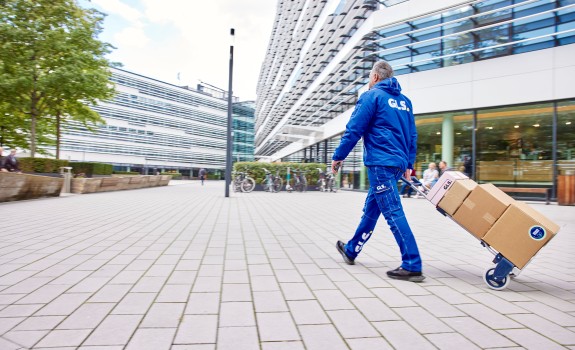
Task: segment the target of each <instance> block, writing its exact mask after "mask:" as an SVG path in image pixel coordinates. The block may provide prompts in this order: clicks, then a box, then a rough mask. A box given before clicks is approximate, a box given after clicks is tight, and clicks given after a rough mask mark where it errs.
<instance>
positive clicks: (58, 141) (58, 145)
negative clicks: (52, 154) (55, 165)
mask: <svg viewBox="0 0 575 350" xmlns="http://www.w3.org/2000/svg"><path fill="white" fill-rule="evenodd" d="M56 159H60V111H58V112H56Z"/></svg>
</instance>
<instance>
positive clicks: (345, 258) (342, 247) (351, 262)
mask: <svg viewBox="0 0 575 350" xmlns="http://www.w3.org/2000/svg"><path fill="white" fill-rule="evenodd" d="M335 247H336V248H337V251H338V252H339V253H340V254H341V256H342V257H343V261H345V263H346V264H348V265H354V264H355V260H354V259H352V258H350V257H349V256H347V253H346V252H345V244H343V242H342V241H337V243H336V244H335Z"/></svg>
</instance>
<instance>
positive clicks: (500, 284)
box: [483, 267, 511, 290]
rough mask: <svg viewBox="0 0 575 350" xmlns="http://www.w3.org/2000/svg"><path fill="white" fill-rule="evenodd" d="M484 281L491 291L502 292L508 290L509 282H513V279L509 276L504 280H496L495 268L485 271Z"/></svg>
mask: <svg viewBox="0 0 575 350" xmlns="http://www.w3.org/2000/svg"><path fill="white" fill-rule="evenodd" d="M483 280H484V281H485V283H486V284H487V286H488V287H489V288H491V289H495V290H502V289H505V288H507V286H508V285H509V282H511V278H510V277H509V276H505V277H504V278H503V279H502V280H497V279H495V268H494V267H492V268H489V269H487V271H485V274H484V275H483Z"/></svg>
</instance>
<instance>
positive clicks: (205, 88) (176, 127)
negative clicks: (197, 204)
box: [61, 68, 254, 176]
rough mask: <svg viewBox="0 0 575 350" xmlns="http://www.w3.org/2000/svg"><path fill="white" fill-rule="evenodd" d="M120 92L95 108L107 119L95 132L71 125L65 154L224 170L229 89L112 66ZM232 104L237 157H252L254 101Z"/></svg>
mask: <svg viewBox="0 0 575 350" xmlns="http://www.w3.org/2000/svg"><path fill="white" fill-rule="evenodd" d="M111 82H112V83H114V84H115V86H116V89H117V94H116V96H115V97H114V99H113V100H110V101H105V102H101V103H100V104H99V105H98V106H96V107H94V109H95V110H96V111H97V112H98V113H99V114H100V116H101V117H102V118H103V119H104V120H105V121H106V124H105V125H101V126H99V127H97V128H96V130H95V131H94V132H93V131H91V130H88V129H87V128H85V127H84V126H82V125H80V124H72V125H68V126H67V127H66V128H65V130H64V134H63V137H62V144H61V150H62V158H63V159H66V158H67V159H70V160H72V161H97V162H105V163H110V164H113V165H114V168H115V169H116V170H124V171H138V172H141V173H152V172H157V171H177V172H180V173H182V174H183V175H184V176H197V171H198V170H199V169H200V168H206V169H208V171H210V172H211V173H216V174H220V173H223V171H222V170H223V169H225V161H226V155H225V154H226V128H227V125H226V124H227V106H228V102H227V93H226V92H224V91H223V90H220V89H217V88H214V87H211V86H209V85H207V84H204V85H198V87H197V89H191V88H188V87H181V86H176V85H171V84H168V83H165V82H161V81H158V80H154V79H151V78H148V77H144V76H141V75H137V74H134V73H130V72H127V71H124V70H120V69H116V68H113V69H112V77H111ZM234 100H235V102H234V103H233V108H232V111H233V115H232V117H233V130H234V151H233V154H234V160H253V135H254V108H253V102H238V101H237V98H234Z"/></svg>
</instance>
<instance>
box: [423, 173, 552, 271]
mask: <svg viewBox="0 0 575 350" xmlns="http://www.w3.org/2000/svg"><path fill="white" fill-rule="evenodd" d="M436 186H439V187H436ZM427 198H428V199H429V200H430V201H431V202H432V203H433V204H435V205H437V207H439V208H441V209H442V210H443V211H445V213H447V214H448V215H450V216H451V217H452V218H453V220H454V221H455V222H457V223H458V224H459V225H461V226H462V227H463V228H465V229H466V230H467V231H469V232H470V233H471V234H473V235H474V236H475V237H477V238H478V239H481V240H483V241H484V242H485V243H487V244H488V245H489V246H491V247H492V248H493V249H495V250H496V251H498V252H500V253H501V254H502V255H503V256H504V257H505V258H507V259H508V260H509V261H511V262H512V263H513V264H514V265H515V266H516V267H518V268H520V269H521V268H523V267H524V266H525V265H526V264H527V263H528V262H529V260H530V259H531V258H532V257H533V256H534V255H535V254H537V252H538V251H539V250H540V249H541V248H542V247H543V246H544V245H545V244H547V242H549V240H551V238H553V236H554V235H555V234H556V233H557V232H558V231H559V226H557V224H555V223H553V222H552V221H551V220H549V219H548V218H546V217H545V216H544V215H542V214H541V213H539V212H537V211H536V210H535V209H533V208H532V207H530V206H529V205H527V204H525V203H523V202H517V201H515V200H514V199H513V198H511V197H510V196H508V195H507V194H505V193H504V192H503V191H501V190H499V189H498V188H497V187H495V186H494V185H492V184H481V185H478V184H477V183H476V182H475V181H473V180H470V179H468V178H467V177H466V176H465V175H463V174H461V173H458V172H446V173H445V174H443V175H442V176H441V178H440V179H439V180H438V182H437V184H436V185H434V186H433V188H432V189H431V191H430V192H429V193H428V195H427Z"/></svg>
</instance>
